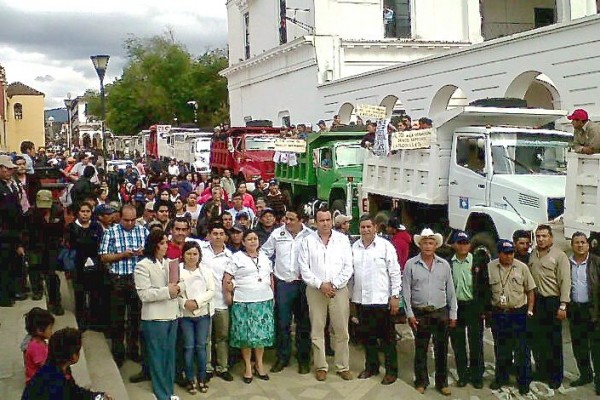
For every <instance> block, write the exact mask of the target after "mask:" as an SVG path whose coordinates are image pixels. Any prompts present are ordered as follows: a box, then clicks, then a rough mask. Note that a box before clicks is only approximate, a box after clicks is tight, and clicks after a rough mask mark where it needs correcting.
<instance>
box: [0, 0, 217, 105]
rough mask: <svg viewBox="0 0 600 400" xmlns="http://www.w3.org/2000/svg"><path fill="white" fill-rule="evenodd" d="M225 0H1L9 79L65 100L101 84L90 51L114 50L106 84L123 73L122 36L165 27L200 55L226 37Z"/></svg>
mask: <svg viewBox="0 0 600 400" xmlns="http://www.w3.org/2000/svg"><path fill="white" fill-rule="evenodd" d="M226 17H227V13H226V8H225V0H170V1H165V0H101V1H81V0H76V1H73V0H50V1H49V0H21V1H14V0H13V1H9V0H0V65H2V66H3V67H4V68H5V70H6V75H7V80H8V82H9V83H10V82H15V81H20V82H23V83H25V84H27V85H29V86H32V87H33V88H35V89H37V90H40V91H42V92H44V93H45V94H46V108H55V107H64V103H63V99H64V98H65V97H66V95H67V93H71V94H72V96H73V97H75V96H78V95H81V94H83V93H84V92H85V90H86V89H88V88H92V89H97V88H98V87H99V81H98V77H97V75H96V71H95V70H94V68H93V65H92V62H91V61H90V56H91V55H95V54H109V55H110V56H111V58H110V62H109V65H108V71H107V76H106V78H105V83H106V82H110V81H112V80H113V79H114V78H115V77H118V76H120V75H121V73H122V69H123V66H124V64H125V58H124V56H125V52H124V50H123V40H124V39H125V38H127V36H128V35H129V34H133V35H135V36H138V37H146V36H153V35H157V34H161V33H164V32H165V31H167V30H171V31H173V32H174V35H175V39H176V40H178V41H179V42H181V43H183V44H184V45H185V46H186V47H187V49H188V50H189V51H190V52H191V53H192V54H195V55H199V54H202V53H204V52H205V51H206V50H207V49H210V48H216V47H220V48H223V47H225V46H226V44H227V37H226V35H227V21H226Z"/></svg>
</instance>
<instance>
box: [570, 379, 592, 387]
mask: <svg viewBox="0 0 600 400" xmlns="http://www.w3.org/2000/svg"><path fill="white" fill-rule="evenodd" d="M592 381H593V380H592V378H591V377H586V376H581V377H579V379H575V380H574V381H573V382H571V385H570V386H571V387H578V386H585V385H587V384H588V383H592Z"/></svg>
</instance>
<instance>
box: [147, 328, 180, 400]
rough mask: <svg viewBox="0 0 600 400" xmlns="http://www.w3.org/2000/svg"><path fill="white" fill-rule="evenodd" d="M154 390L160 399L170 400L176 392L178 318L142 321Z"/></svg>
mask: <svg viewBox="0 0 600 400" xmlns="http://www.w3.org/2000/svg"><path fill="white" fill-rule="evenodd" d="M142 332H143V335H144V340H145V342H146V350H147V351H148V352H147V356H146V357H147V362H148V369H149V370H150V377H151V378H152V390H153V391H154V394H155V395H156V398H157V399H158V400H169V399H170V398H171V395H173V394H174V393H175V389H174V387H173V386H174V381H175V341H176V340H177V320H176V319H174V320H172V321H144V320H143V321H142Z"/></svg>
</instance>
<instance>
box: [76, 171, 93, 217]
mask: <svg viewBox="0 0 600 400" xmlns="http://www.w3.org/2000/svg"><path fill="white" fill-rule="evenodd" d="M94 175H96V168H94V166H93V165H87V166H86V167H85V168H84V169H83V175H82V176H80V177H79V179H77V181H76V182H75V183H74V184H73V187H72V188H71V198H72V199H73V208H74V209H77V208H79V205H80V204H81V203H83V202H84V201H85V199H87V198H88V197H91V198H94V199H95V198H96V197H97V193H96V189H97V186H96V185H95V184H94V183H92V178H93V177H94Z"/></svg>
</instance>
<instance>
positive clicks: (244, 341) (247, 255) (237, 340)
mask: <svg viewBox="0 0 600 400" xmlns="http://www.w3.org/2000/svg"><path fill="white" fill-rule="evenodd" d="M242 243H243V245H244V251H239V252H237V253H235V254H234V255H233V258H232V263H231V264H230V265H229V268H228V269H227V270H226V272H225V275H224V276H223V290H224V291H226V292H229V293H232V292H233V305H232V307H231V330H230V333H229V345H230V346H231V347H237V348H240V349H241V350H242V358H243V359H244V364H245V371H244V376H243V377H244V382H245V383H250V382H252V364H251V352H252V349H254V355H255V359H256V366H255V372H256V374H257V376H258V378H259V379H262V380H265V381H268V380H269V375H267V373H266V372H265V367H264V365H263V354H264V350H265V347H269V346H273V343H274V338H275V322H274V321H275V320H274V318H273V285H274V282H273V264H272V262H271V260H270V259H269V258H268V257H267V256H266V254H264V253H263V252H261V251H259V241H258V235H257V234H256V232H254V231H252V230H248V231H246V232H244V235H243V238H242ZM234 279H235V290H234V287H233V286H234V285H233V280H234Z"/></svg>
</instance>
